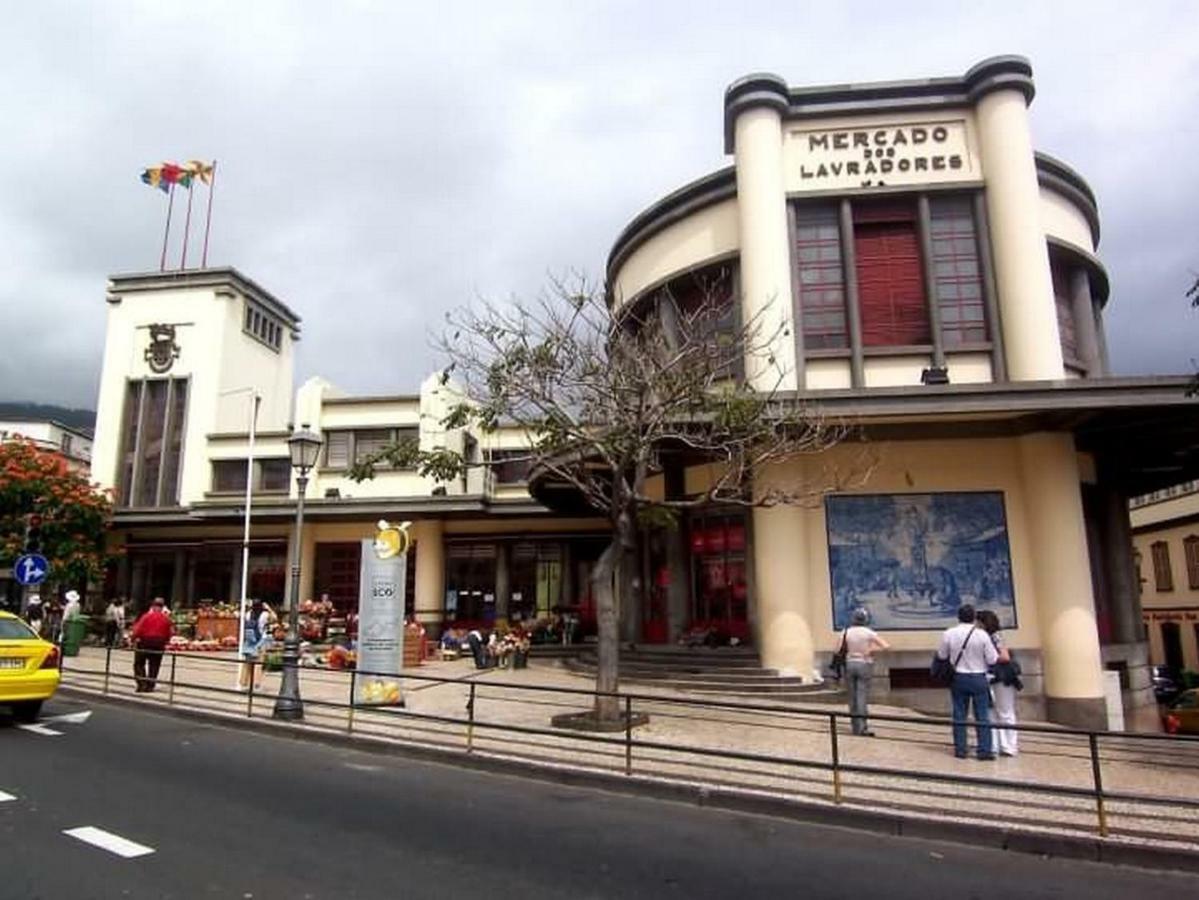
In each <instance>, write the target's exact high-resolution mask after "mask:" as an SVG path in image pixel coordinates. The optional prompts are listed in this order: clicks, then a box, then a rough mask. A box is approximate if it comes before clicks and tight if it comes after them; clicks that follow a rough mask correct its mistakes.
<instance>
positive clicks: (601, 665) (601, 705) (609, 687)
mask: <svg viewBox="0 0 1199 900" xmlns="http://www.w3.org/2000/svg"><path fill="white" fill-rule="evenodd" d="M623 556H624V553H623V547H622V542H621V539H620V536H619V535H618V534H613V536H612V543H610V544H609V545H608V546H607V547H606V548H605V549H604V552H603V553H602V554H600V558H599V560H598V561H597V562H596V564H595V568H594V569H593V570H592V573H591V586H592V592H593V594H594V596H595V618H596V625H597V627H598V631H599V647H598V651H597V654H596V657H597V659H596V669H595V689H596V690H597V691H599V692H602V693H609V694H614V693H616V691H617V689H618V688H619V687H620V681H619V673H620V640H619V639H620V631H619V625H620V623H619V616H618V612H617V608H618V607H617V599H618V598H617V593H616V585H618V584H619V583H620V579H621V570H622V569H623V568H624V566H623V565H622V559H623ZM595 717H596V718H597V719H600V720H602V721H616V720H618V719H619V718H620V701H619V700H618V699H617V698H616V697H599V696H597V697H596V698H595Z"/></svg>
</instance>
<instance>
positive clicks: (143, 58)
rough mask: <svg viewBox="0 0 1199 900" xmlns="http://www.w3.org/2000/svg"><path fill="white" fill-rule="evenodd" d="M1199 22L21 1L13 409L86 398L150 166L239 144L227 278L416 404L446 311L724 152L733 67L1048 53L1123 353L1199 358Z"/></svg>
mask: <svg viewBox="0 0 1199 900" xmlns="http://www.w3.org/2000/svg"><path fill="white" fill-rule="evenodd" d="M1196 35H1199V3H1195V2H1191V0H1186V2H1179V3H1164V2H1146V0H1139V2H1136V3H1128V2H1121V3H1111V4H1107V3H1100V2H1095V0H1088V2H1080V3H1064V2H1053V3H1046V2H1044V0H1042V2H1035V3H1028V4H1024V3H1019V2H1011V0H1008V2H1002V3H988V2H975V3H970V4H966V3H960V2H953V3H944V4H942V3H931V2H926V3H911V4H908V3H898V2H882V3H836V2H832V0H827V2H823V3H820V4H814V3H806V2H790V3H783V2H774V3H751V2H744V0H742V2H738V3H730V2H723V3H704V2H698V0H688V2H680V3H666V2H646V0H640V2H629V3H598V2H591V3H588V2H580V3H576V4H564V3H549V2H545V3H534V4H527V5H526V4H515V3H502V4H496V3H484V2H478V3H472V4H456V3H452V2H448V0H440V2H437V3H433V4H415V3H413V4H401V3H395V2H392V3H364V2H341V3H327V2H323V3H301V2H288V3H268V2H261V0H255V2H252V3H250V2H235V3H229V4H227V5H226V4H205V3H199V2H192V3H186V4H184V3H169V2H162V0H158V2H151V3H144V4H143V3H121V2H115V0H113V2H107V3H102V4H101V3H96V4H88V3H84V2H70V3H53V2H37V3H17V2H9V3H6V4H5V5H4V8H3V26H2V27H0V123H2V126H0V310H2V311H3V318H2V319H0V321H2V324H3V331H4V335H5V341H4V345H3V349H2V350H0V399H21V400H36V401H41V402H52V403H61V404H65V405H82V406H92V405H94V403H95V399H96V391H97V382H98V379H99V368H100V356H101V348H102V344H103V336H104V315H105V304H104V287H105V278H106V276H107V275H109V274H110V273H114V272H130V271H145V270H152V269H156V268H157V266H158V256H159V250H160V242H161V238H162V224H163V220H164V215H165V198H164V197H163V195H162V194H160V193H158V192H156V191H154V190H151V189H150V188H148V187H145V186H144V185H142V184H141V183H140V182H139V181H138V174H139V172H140V171H141V170H142V168H143V167H145V166H147V165H150V164H153V163H156V162H158V161H160V160H163V159H180V160H183V159H188V158H193V157H200V158H207V159H212V158H215V159H217V160H219V164H220V169H219V179H218V182H217V189H216V203H215V210H214V214H213V232H212V245H211V250H210V254H209V261H210V264H214V265H234V266H236V267H237V268H239V269H240V270H241V271H242V272H243V273H245V274H246V275H248V276H249V277H251V278H253V279H255V280H256V281H258V282H259V283H260V284H262V285H263V286H264V287H266V288H267V289H268V290H270V291H271V292H272V293H274V294H275V295H276V296H278V297H279V298H280V299H282V300H284V302H286V303H288V304H289V305H290V306H291V307H292V308H294V309H295V310H296V311H297V312H299V314H300V315H301V316H302V317H303V320H304V322H303V330H304V334H303V340H302V341H301V344H300V354H299V358H298V365H297V372H296V375H297V380H299V379H302V378H305V377H307V376H309V375H312V374H320V375H323V376H325V377H327V378H329V379H330V380H332V381H333V382H334V383H335V384H337V385H338V386H340V387H342V388H344V389H346V390H349V391H353V392H372V393H383V392H409V391H412V390H414V389H415V387H416V385H417V383H418V382H419V380H420V378H421V377H422V376H423V375H424V374H426V373H427V372H428V371H430V370H431V369H432V368H433V367H434V366H435V365H436V359H435V357H434V355H433V354H432V352H431V351H430V350H429V349H428V345H429V341H428V334H429V332H430V330H435V329H437V327H438V324H439V322H440V321H441V315H442V313H443V312H444V311H445V310H446V309H449V308H452V307H455V306H459V305H461V304H463V303H465V302H469V301H470V300H471V298H472V297H474V296H476V295H480V294H481V295H486V296H490V297H493V298H503V297H506V296H509V295H512V294H530V293H533V292H535V291H536V290H537V289H538V288H539V287H540V285H541V284H542V283H543V282H544V279H545V275H546V273H547V272H560V271H563V270H565V269H568V268H576V269H583V270H586V271H588V272H590V273H592V274H594V275H596V276H600V275H602V267H603V263H604V260H605V257H606V255H607V252H608V249H609V247H610V246H611V243H612V240H613V238H614V237H615V236H616V234H617V233H618V232H619V231H620V229H621V228H622V227H623V226H624V224H625V223H626V222H627V221H628V220H629V219H630V218H631V217H632V216H633V215H635V214H636V213H637V212H638V211H640V210H641V209H642V208H644V207H645V206H647V205H649V204H650V203H652V202H653V201H654V200H656V199H657V198H658V197H660V196H661V195H663V194H665V193H667V192H669V191H671V190H673V189H674V188H676V187H678V186H679V185H681V184H683V183H685V182H686V181H689V180H691V179H693V178H695V177H698V176H700V175H703V174H705V173H707V172H709V171H711V170H713V169H716V168H719V167H721V166H723V165H727V164H728V163H729V162H731V159H729V158H727V157H725V156H724V154H723V147H722V135H721V127H722V126H721V114H722V95H723V91H724V88H725V86H726V85H727V84H728V83H729V82H730V81H732V80H733V79H735V78H737V77H739V76H741V75H744V74H746V73H748V72H752V71H762V70H765V71H772V72H776V73H778V74H779V75H781V76H783V77H784V78H786V79H787V80H788V81H789V83H791V84H793V85H810V84H823V83H832V82H846V81H870V80H880V79H894V78H921V77H929V76H941V75H960V74H962V73H963V72H964V71H965V70H966V69H967V68H968V67H969V66H970V65H972V64H973V63H975V62H977V61H978V60H980V59H983V58H984V57H987V56H991V55H995V54H1000V53H1021V54H1024V55H1026V56H1028V57H1029V58H1031V60H1032V64H1033V69H1034V77H1035V79H1036V84H1037V98H1036V100H1035V101H1034V103H1033V106H1032V119H1033V130H1034V137H1035V140H1036V143H1037V146H1038V148H1039V149H1041V150H1044V151H1046V152H1049V153H1051V154H1053V155H1055V156H1058V157H1059V158H1061V159H1063V160H1065V161H1066V162H1068V163H1070V164H1071V165H1072V166H1074V167H1075V168H1076V169H1078V170H1079V171H1080V172H1081V173H1082V174H1083V175H1084V177H1086V178H1087V179H1088V180H1089V182H1090V184H1091V185H1092V187H1093V188H1094V189H1095V192H1096V194H1097V195H1098V198H1099V209H1100V216H1101V219H1102V226H1103V235H1102V241H1101V244H1100V247H1099V254H1100V256H1101V257H1102V259H1103V260H1104V262H1105V263H1106V265H1107V268H1108V270H1109V272H1110V274H1111V277H1112V286H1113V293H1112V301H1111V305H1110V306H1109V307H1108V310H1109V313H1108V318H1107V324H1108V336H1109V343H1110V345H1111V349H1112V355H1113V362H1114V365H1115V367H1116V368H1117V370H1118V371H1120V372H1123V373H1146V372H1181V371H1184V370H1187V369H1189V368H1190V366H1191V362H1192V359H1193V358H1194V357H1196V356H1199V340H1197V338H1199V313H1197V312H1190V311H1188V309H1187V307H1186V303H1185V300H1184V296H1183V295H1184V292H1185V289H1186V287H1187V286H1188V285H1189V283H1190V281H1191V280H1192V274H1191V273H1192V271H1193V270H1194V269H1195V268H1199V241H1197V240H1196V229H1195V222H1196V221H1197V218H1199V217H1197V215H1196V209H1195V206H1196V201H1197V198H1199V164H1197V162H1196V160H1197V159H1199V156H1197V153H1199V150H1197V148H1199V124H1197V123H1199V41H1197V40H1196V39H1195V38H1196ZM202 196H203V194H202V193H201V194H198V195H197V199H199V198H201V197H202ZM177 211H178V206H177ZM181 223H182V218H181V217H177V218H176V220H175V227H176V229H178V227H179V226H180V225H181ZM199 231H200V229H199V228H198V227H196V225H195V223H193V235H192V236H193V250H192V251H191V252H192V259H191V261H195V260H196V258H197V255H198V252H199ZM176 233H178V232H177V231H176ZM174 253H175V256H176V258H177V254H178V247H176V248H175V250H174Z"/></svg>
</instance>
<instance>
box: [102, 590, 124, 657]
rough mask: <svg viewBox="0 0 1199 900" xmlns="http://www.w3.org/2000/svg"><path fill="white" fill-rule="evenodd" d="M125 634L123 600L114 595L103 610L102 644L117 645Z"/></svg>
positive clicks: (107, 645)
mask: <svg viewBox="0 0 1199 900" xmlns="http://www.w3.org/2000/svg"><path fill="white" fill-rule="evenodd" d="M124 634H125V601H124V600H122V599H121V598H120V597H115V598H113V599H112V600H110V601H109V603H108V608H107V609H105V610H104V645H105V646H106V647H118V646H120V643H121V637H122V635H124Z"/></svg>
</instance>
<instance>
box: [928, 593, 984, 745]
mask: <svg viewBox="0 0 1199 900" xmlns="http://www.w3.org/2000/svg"><path fill="white" fill-rule="evenodd" d="M937 656H938V657H940V658H941V659H947V660H949V661H950V663H952V664H953V678H952V680H951V681H950V682H949V697H950V700H951V701H952V704H953V755H954V756H956V757H957V758H958V759H965V758H966V756H967V739H966V722H967V720H968V718H967V717H968V716H969V712H970V707H971V705H973V707H974V724H975V728H976V730H977V733H978V747H977V748H976V753H977V754H978V758H979V759H994V758H995V750H994V745H993V743H992V734H991V685H990V684H989V683H988V682H987V669H989V668H990V667H991V666H993V665H995V663H997V662H998V661H999V651H997V650H996V649H995V645H994V644H992V643H991V639H990V637H989V636H988V635H987V633H986V631H984V630H983V629H982V628H981V627H980V626H979V624H978V622H977V621H975V615H974V607H973V606H972V605H971V604H969V603H963V604H962V605H961V606H960V607H958V624H956V625H954V626H953V627H952V628H946V629H945V633H944V634H942V635H941V643H940V645H939V646H938V647H937Z"/></svg>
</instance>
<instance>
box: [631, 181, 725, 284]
mask: <svg viewBox="0 0 1199 900" xmlns="http://www.w3.org/2000/svg"><path fill="white" fill-rule="evenodd" d="M736 196H737V172H736V170H735V169H734V168H733V167H732V166H728V167H726V168H723V169H718V170H717V171H715V172H713V173H711V174H710V175H705V176H704V177H703V178H697V179H696V180H695V181H692V182H689V183H688V184H685V185H683V186H682V187H681V188H679V189H678V190H677V191H673V192H671V193H669V194H667V195H666V196H665V197H663V198H662V199H661V200H659V201H657V202H656V203H654V204H653V205H652V206H649V207H647V208H646V209H644V210H642V211H641V212H640V213H638V214H637V216H636V217H634V219H633V221H631V222H630V223H629V224H628V225H626V226H625V227H624V230H623V231H621V232H620V234H619V235H617V237H616V242H615V243H614V244H613V245H612V250H611V251H610V252H609V253H608V277H609V281H610V280H611V278H612V276H613V275H615V274H616V270H617V269H619V268H620V267H621V266H622V265H624V262H625V260H626V259H628V258H629V255H630V254H631V253H632V252H633V251H634V250H636V249H637V248H638V247H640V246H641V245H642V244H644V243H645V242H646V241H648V240H649V239H650V238H651V237H653V236H654V235H655V234H657V233H658V232H659V231H661V230H662V229H664V228H666V227H667V226H669V225H673V224H674V223H675V222H678V221H680V220H682V219H685V218H687V217H688V216H690V215H693V214H694V213H696V212H698V211H699V210H701V209H703V208H704V207H706V206H711V205H712V204H714V203H719V202H720V201H722V200H728V199H729V198H730V197H736ZM611 300H612V298H609V302H611Z"/></svg>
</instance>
